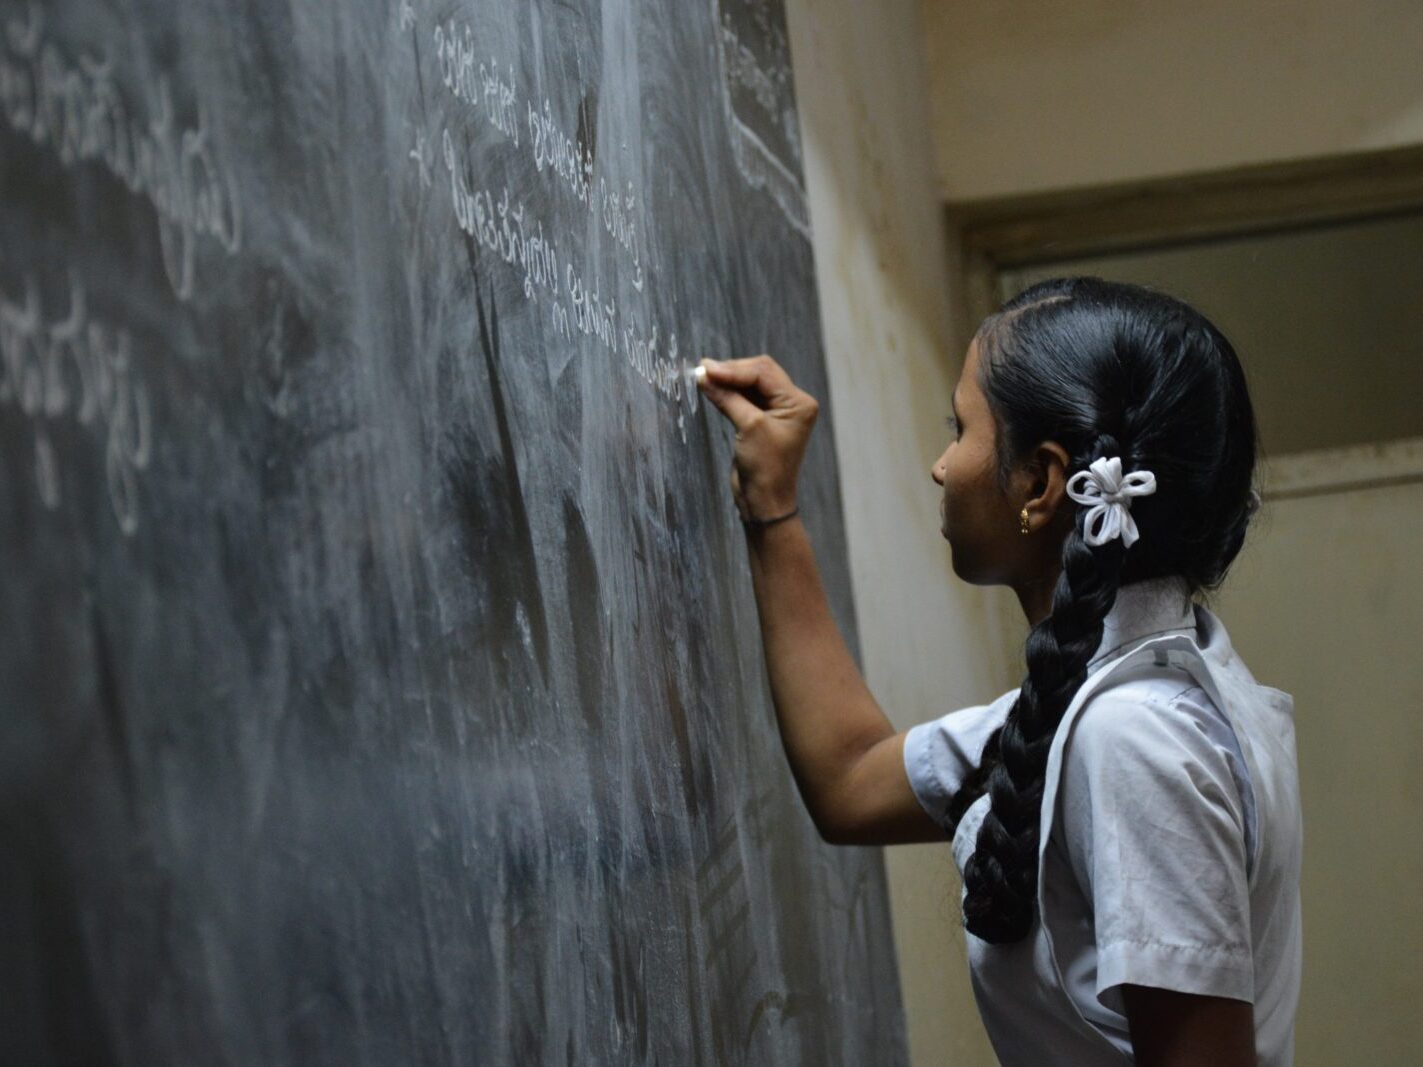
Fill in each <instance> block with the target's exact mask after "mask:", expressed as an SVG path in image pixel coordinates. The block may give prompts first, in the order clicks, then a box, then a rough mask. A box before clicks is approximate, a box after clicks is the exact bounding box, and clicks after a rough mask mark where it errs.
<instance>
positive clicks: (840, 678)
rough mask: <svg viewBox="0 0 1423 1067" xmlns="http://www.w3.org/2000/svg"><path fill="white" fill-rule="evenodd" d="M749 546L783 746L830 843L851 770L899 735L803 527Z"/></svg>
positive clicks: (752, 534)
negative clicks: (856, 652) (842, 623)
mask: <svg viewBox="0 0 1423 1067" xmlns="http://www.w3.org/2000/svg"><path fill="white" fill-rule="evenodd" d="M747 544H748V547H749V549H750V555H751V577H752V584H753V588H754V589H755V593H756V606H757V610H758V612H759V614H760V619H761V639H762V643H763V645H764V647H765V654H766V668H767V673H768V674H769V676H770V682H771V696H772V698H773V699H774V701H775V706H776V719H777V722H778V724H779V726H780V732H781V741H782V743H783V744H784V745H785V749H786V756H787V758H788V759H789V761H790V765H791V771H792V773H793V774H794V775H795V779H796V784H797V785H798V787H799V789H800V793H801V797H802V799H803V800H804V801H805V804H806V807H807V808H808V809H809V811H810V815H811V818H812V819H814V820H815V823H816V826H817V827H818V828H819V829H820V832H821V833H822V834H823V835H826V836H827V837H828V836H832V835H833V834H834V833H835V830H836V827H837V825H838V824H839V823H840V822H841V821H843V820H842V809H843V807H844V801H845V799H847V798H845V796H844V791H843V789H842V787H843V785H844V784H845V783H846V781H847V779H848V777H849V772H850V770H851V769H852V768H853V767H854V765H855V763H856V761H857V760H858V759H859V758H860V757H861V756H862V755H864V753H865V752H867V751H868V750H869V749H870V747H871V746H873V745H874V744H875V743H876V742H879V741H882V740H884V739H885V738H886V737H889V736H891V735H892V734H893V733H894V728H893V726H892V725H891V724H890V722H889V720H888V718H886V717H885V714H884V712H882V711H881V710H880V708H879V705H878V704H877V703H876V702H875V699H874V697H873V696H872V695H871V693H870V691H869V688H868V687H867V686H866V685H865V681H864V678H863V677H862V676H861V674H860V671H859V668H858V667H856V666H855V661H854V659H853V658H852V657H851V656H850V650H849V649H848V648H847V647H846V645H845V640H844V638H843V637H842V636H841V634H840V630H839V628H838V627H837V626H836V625H835V619H834V617H833V616H832V615H831V613H830V604H829V602H828V601H827V599H826V596H825V590H824V587H823V586H822V585H821V581H820V572H819V569H818V568H817V566H816V563H815V553H814V550H813V549H812V547H811V543H810V537H809V535H808V534H807V533H806V529H805V526H804V525H803V524H802V523H801V521H800V519H798V518H796V519H790V520H788V521H786V522H782V523H778V524H776V525H775V526H769V527H766V528H765V529H760V530H755V529H753V530H749V531H748V533H747Z"/></svg>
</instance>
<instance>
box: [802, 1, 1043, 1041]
mask: <svg viewBox="0 0 1423 1067" xmlns="http://www.w3.org/2000/svg"><path fill="white" fill-rule="evenodd" d="M787 6H788V8H789V15H790V29H791V42H792V52H793V56H794V61H795V72H796V90H797V93H798V96H799V104H800V115H801V123H802V128H803V134H804V146H805V159H806V181H807V184H808V187H809V194H810V208H811V211H810V214H811V223H812V226H813V228H814V234H815V257H816V273H817V277H818V281H819V288H820V299H821V314H822V317H823V320H824V329H825V346H826V358H827V361H828V365H829V374H830V389H831V394H832V402H833V405H834V423H835V431H836V440H835V443H836V449H837V453H838V456H839V461H840V478H841V490H842V492H843V494H844V502H845V519H846V524H847V527H848V535H849V543H850V571H851V578H852V581H853V585H854V592H855V606H856V612H857V615H858V619H859V630H860V640H861V646H862V652H863V656H864V667H865V671H866V674H867V676H868V680H869V683H870V687H871V689H872V690H873V691H874V693H875V695H876V697H877V698H878V699H879V701H880V703H881V705H882V706H883V707H884V708H885V711H886V712H887V713H888V714H889V716H890V718H891V719H892V720H893V721H894V722H895V724H896V726H898V727H900V728H907V727H909V726H911V725H913V724H914V723H916V722H920V721H922V720H924V719H928V718H932V717H934V716H936V715H940V714H943V713H944V712H945V711H949V710H952V709H954V708H958V707H963V706H965V705H969V704H978V703H986V702H987V701H989V700H991V699H992V698H993V697H995V696H997V695H999V694H1000V693H1002V692H1003V691H1004V690H1006V689H1009V688H1012V686H1013V685H1015V684H1017V679H1016V676H1015V673H1014V668H1012V667H1011V666H1010V664H1009V663H1008V662H1007V659H1006V656H1005V653H1004V649H1005V647H1006V642H1005V641H1004V640H1003V639H1002V638H1001V637H1000V636H998V623H997V622H996V621H995V620H997V619H999V618H1000V613H1001V612H1002V611H1004V610H1005V609H1011V611H1013V612H1018V607H1017V602H1016V601H1015V600H1013V599H1012V594H1011V593H1009V592H1007V591H1006V590H988V591H984V590H981V589H977V588H975V587H972V586H968V585H965V584H964V583H963V582H962V581H960V580H959V579H958V578H957V577H956V576H955V575H954V573H953V571H952V569H951V567H950V564H949V554H948V546H947V544H945V543H944V542H943V540H942V538H941V537H940V535H939V516H938V499H939V498H938V492H939V490H938V487H937V486H935V485H934V483H933V482H932V481H931V479H930V477H929V466H930V464H931V463H932V462H933V460H934V459H935V458H936V457H937V456H938V454H939V452H940V451H941V450H942V449H943V446H944V444H945V442H946V438H945V434H946V433H947V432H948V431H947V429H946V427H945V425H944V419H945V416H946V415H947V414H948V412H949V394H950V392H951V391H952V390H953V386H954V383H955V382H956V381H957V380H958V370H959V366H960V364H961V362H962V352H961V351H960V346H959V343H958V342H957V341H956V340H955V339H954V338H953V337H952V336H951V326H950V320H951V315H950V312H951V307H950V300H951V297H952V295H953V294H954V292H955V291H956V286H957V282H956V280H955V279H954V278H953V277H952V276H951V275H950V274H949V268H948V264H949V261H950V257H949V254H948V252H949V250H948V248H947V245H946V239H945V234H944V226H943V221H942V216H941V211H940V205H939V203H938V201H937V198H936V196H935V190H934V179H933V161H932V156H931V152H930V146H929V140H928V112H927V107H926V99H925V93H924V85H925V76H924V70H923V64H922V47H921V45H922V43H921V40H920V23H919V18H918V8H917V3H916V0H880V2H877V3H874V4H868V3H863V2H860V0H790V3H789V4H788V5H787ZM1005 598H1006V599H1005ZM886 866H887V868H888V872H889V882H890V894H891V901H892V906H893V909H894V930H895V945H896V949H897V951H898V954H899V960H900V969H901V976H902V983H901V984H902V988H903V991H904V998H905V1011H906V1014H907V1016H908V1022H909V1041H910V1050H911V1054H912V1056H913V1058H914V1062H915V1063H918V1064H944V1063H955V1064H982V1063H991V1062H993V1060H992V1053H991V1052H990V1050H989V1048H988V1045H987V1041H986V1038H985V1037H984V1035H983V1028H982V1024H981V1023H980V1022H979V1020H978V1013H977V1010H976V1008H975V1007H974V1004H973V998H972V993H971V991H970V990H969V987H968V980H967V963H966V961H965V958H964V942H963V930H962V927H961V925H959V923H958V920H957V914H958V911H957V901H958V896H959V881H958V875H957V872H956V871H955V869H954V866H953V860H952V858H951V856H950V853H949V849H948V847H947V846H946V845H943V846H932V845H917V846H901V847H898V848H893V849H889V850H887V851H886Z"/></svg>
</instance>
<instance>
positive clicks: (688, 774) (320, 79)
mask: <svg viewBox="0 0 1423 1067" xmlns="http://www.w3.org/2000/svg"><path fill="white" fill-rule="evenodd" d="M0 21H3V26H0V356H3V363H0V551H3V558H4V567H5V569H4V577H3V580H2V584H0V702H3V707H0V724H3V725H0V729H3V746H2V747H0V1057H3V1059H4V1061H5V1062H11V1063H24V1064H45V1063H55V1064H61V1063H62V1064H79V1063H82V1064H90V1063H95V1064H97V1063H123V1064H136V1065H137V1064H142V1065H152V1064H209V1063H212V1064H264V1065H267V1064H293V1065H295V1064H302V1065H309V1064H342V1065H353V1064H370V1065H382V1067H383V1065H388V1064H426V1063H430V1064H437V1063H438V1064H443V1063H450V1064H455V1063H458V1064H471V1063H480V1064H485V1063H488V1064H504V1063H520V1064H522V1063H554V1062H557V1063H560V1064H564V1063H579V1064H584V1063H637V1064H652V1063H661V1064H696V1063H701V1064H729V1063H755V1064H761V1063H796V1064H801V1063H805V1064H810V1063H814V1064H829V1063H853V1064H870V1063H873V1064H893V1063H897V1062H901V1061H902V1060H903V1059H904V1039H903V1021H902V1017H901V1012H900V1006H899V994H898V985H897V979H896V971H895V964H894V958H893V950H892V945H891V941H890V937H889V924H888V914H887V902H886V894H885V888H884V879H883V874H882V867H881V862H880V856H879V853H878V852H875V851H870V850H858V849H834V848H831V847H828V846H825V845H823V844H822V843H820V841H819V840H818V838H817V837H816V835H815V833H814V830H813V828H812V826H811V824H810V822H809V820H808V819H807V817H806V815H805V813H804V811H803V809H802V807H801V805H800V803H799V801H798V799H797V797H796V795H795V792H794V787H793V783H792V781H791V778H790V774H789V771H788V769H787V767H786V764H785V760H784V756H783V753H782V751H781V748H780V744H779V741H778V739H777V735H776V730H775V723H774V718H773V715H772V710H771V707H770V703H769V698H768V694H767V690H766V686H765V680H764V673H763V666H762V660H761V653H760V646H759V637H758V631H757V623H756V614H755V610H754V603H753V601H752V599H751V594H750V583H749V579H748V577H747V570H746V559H745V547H744V543H743V540H742V536H741V533H740V529H739V526H738V525H737V522H736V517H735V513H734V510H733V508H732V505H731V502H730V498H729V494H728V490H727V473H728V469H729V463H730V442H729V440H728V438H727V434H726V430H725V427H724V424H723V423H722V422H721V420H720V419H719V418H718V417H715V414H714V413H713V412H710V411H709V410H708V409H706V408H705V407H700V406H699V404H698V399H697V394H696V391H695V390H694V389H690V388H689V387H688V379H687V370H688V368H690V367H691V366H692V365H693V364H694V363H695V360H696V359H697V358H699V357H700V356H701V355H703V354H711V355H723V356H725V355H737V354H752V353H755V352H760V351H770V352H773V353H775V354H776V355H777V356H778V357H779V358H780V359H781V360H782V361H783V362H784V363H785V364H786V365H787V366H788V368H789V369H790V371H791V372H792V374H793V375H794V376H795V378H796V379H797V380H798V381H799V382H801V383H803V385H804V386H805V387H806V388H807V389H808V390H809V391H811V392H812V393H815V394H817V395H818V396H820V397H821V398H822V399H828V397H827V389H826V381H825V373H824V365H823V358H822V354H821V349H820V340H819V327H818V311H817V306H816V300H815V294H814V287H813V274H812V256H811V246H810V243H809V224H808V219H807V214H806V205H805V194H804V189H803V187H802V178H801V173H802V172H801V161H800V155H801V148H800V144H799V140H798V125H797V122H796V116H795V108H794V98H793V93H792V87H791V79H790V59H789V49H788V46H787V40H786V32H785V16H784V12H783V10H782V9H781V5H780V3H778V2H771V0H603V2H601V3H600V2H598V0H404V2H401V0H392V2H375V0H43V2H39V0H31V2H22V0H0ZM802 505H803V509H804V511H805V513H806V515H807V521H808V523H809V525H810V527H811V531H812V535H813V537H814V539H815V543H816V546H817V549H818V552H819V555H820V559H821V563H822V566H823V568H824V572H825V578H826V583H827V585H828V588H829V591H830V595H831V599H832V601H833V605H834V610H835V612H836V615H837V618H838V620H839V622H840V624H841V626H842V628H843V629H844V631H845V632H846V634H847V635H848V637H849V639H850V640H851V643H852V645H853V644H854V620H853V613H852V608H851V602H850V590H849V578H848V573H847V563H846V546H845V540H844V532H843V526H842V520H841V514H840V497H839V492H838V488H837V483H836V469H835V460H834V455H833V451H832V446H831V425H830V418H829V414H828V410H827V414H826V415H823V416H822V425H821V427H820V429H819V431H818V433H817V437H816V440H815V442H814V445H813V447H812V450H811V453H810V455H809V456H808V458H807V462H806V469H805V475H804V482H803V498H802Z"/></svg>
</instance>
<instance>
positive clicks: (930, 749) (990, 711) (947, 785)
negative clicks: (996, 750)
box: [904, 689, 1018, 826]
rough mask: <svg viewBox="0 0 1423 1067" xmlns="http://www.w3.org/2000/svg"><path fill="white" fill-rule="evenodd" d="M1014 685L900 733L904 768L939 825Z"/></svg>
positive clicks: (997, 723)
mask: <svg viewBox="0 0 1423 1067" xmlns="http://www.w3.org/2000/svg"><path fill="white" fill-rule="evenodd" d="M1017 695H1018V690H1016V689H1014V690H1011V691H1009V692H1007V693H1004V694H1003V695H1002V696H1001V697H999V698H998V699H997V700H995V701H994V702H993V703H992V704H982V705H976V706H974V707H970V708H962V709H961V710H959V711H952V712H950V713H949V714H947V715H944V716H941V717H940V718H937V719H933V720H931V721H929V722H923V723H920V724H919V725H918V726H912V727H910V729H909V731H908V732H907V733H906V734H905V735H904V770H905V772H906V773H907V774H908V775H909V787H910V789H912V790H913V791H914V796H915V797H916V798H917V799H918V801H919V805H920V806H921V807H922V808H923V809H924V810H925V811H926V812H928V814H929V817H930V818H931V819H933V820H934V821H935V822H936V823H938V824H939V825H940V826H944V825H945V824H946V822H947V819H948V810H949V802H950V801H951V800H953V798H954V794H955V793H957V792H958V790H959V786H960V785H961V784H962V783H963V780H964V778H965V777H967V776H968V774H969V772H971V771H972V770H973V769H974V768H975V767H977V766H978V762H979V760H980V759H981V758H982V757H983V749H984V746H986V745H987V744H988V738H989V737H990V736H991V735H992V733H993V731H994V730H996V729H997V728H998V727H999V726H1001V725H1003V720H1004V719H1005V718H1006V717H1007V715H1008V709H1009V708H1011V707H1012V706H1013V701H1014V699H1016V698H1017Z"/></svg>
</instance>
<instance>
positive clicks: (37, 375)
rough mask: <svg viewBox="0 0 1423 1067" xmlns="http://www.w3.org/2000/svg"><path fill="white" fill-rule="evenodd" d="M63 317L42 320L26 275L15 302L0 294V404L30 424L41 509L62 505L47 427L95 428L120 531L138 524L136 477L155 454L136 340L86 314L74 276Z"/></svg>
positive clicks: (35, 286)
mask: <svg viewBox="0 0 1423 1067" xmlns="http://www.w3.org/2000/svg"><path fill="white" fill-rule="evenodd" d="M68 301H69V308H68V311H67V312H66V313H65V314H64V315H63V317H58V318H57V317H48V318H47V317H46V316H45V315H44V314H43V312H42V309H41V307H40V295H39V286H38V284H37V283H36V282H35V280H34V279H33V278H26V279H25V282H24V295H23V296H22V297H20V298H19V299H14V298H12V297H11V296H10V295H9V294H7V293H3V292H0V407H13V408H17V409H18V410H19V411H20V412H21V413H22V414H23V415H25V416H26V417H27V418H28V419H29V420H30V421H31V425H32V426H33V428H34V457H35V485H36V489H37V491H38V493H39V496H40V499H41V501H43V502H44V504H45V506H46V507H49V508H56V507H58V506H59V504H60V471H59V461H58V457H57V456H56V453H55V450H54V446H53V444H52V443H51V441H50V437H49V431H50V426H51V424H52V423H54V422H55V421H57V420H60V419H66V418H67V419H73V420H74V421H75V422H77V423H78V424H79V425H80V426H83V427H86V428H89V429H92V430H94V431H95V432H97V433H99V434H100V436H101V437H102V440H103V447H104V474H105V477H106V479H107V483H108V491H109V504H110V506H111V507H112V509H113V513H114V518H115V519H116V520H117V521H118V524H119V529H121V530H122V531H123V532H124V533H125V534H132V533H133V532H134V531H135V530H137V529H138V518H139V515H138V475H139V473H140V472H141V471H143V470H144V469H145V468H146V467H147V466H148V463H149V459H150V456H151V452H152V417H151V413H150V410H149V402H148V393H147V391H146V390H145V389H144V387H143V385H142V383H141V382H139V381H138V380H137V377H136V373H135V371H134V367H133V343H132V339H131V337H130V335H129V334H128V332H127V331H125V330H122V329H116V328H114V327H112V326H110V325H108V324H106V323H104V322H101V321H100V320H98V319H96V318H94V317H92V316H90V315H89V313H88V309H87V301H86V299H85V294H84V287H83V286H82V285H80V284H79V283H78V281H77V280H71V282H70V286H69V294H68Z"/></svg>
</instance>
